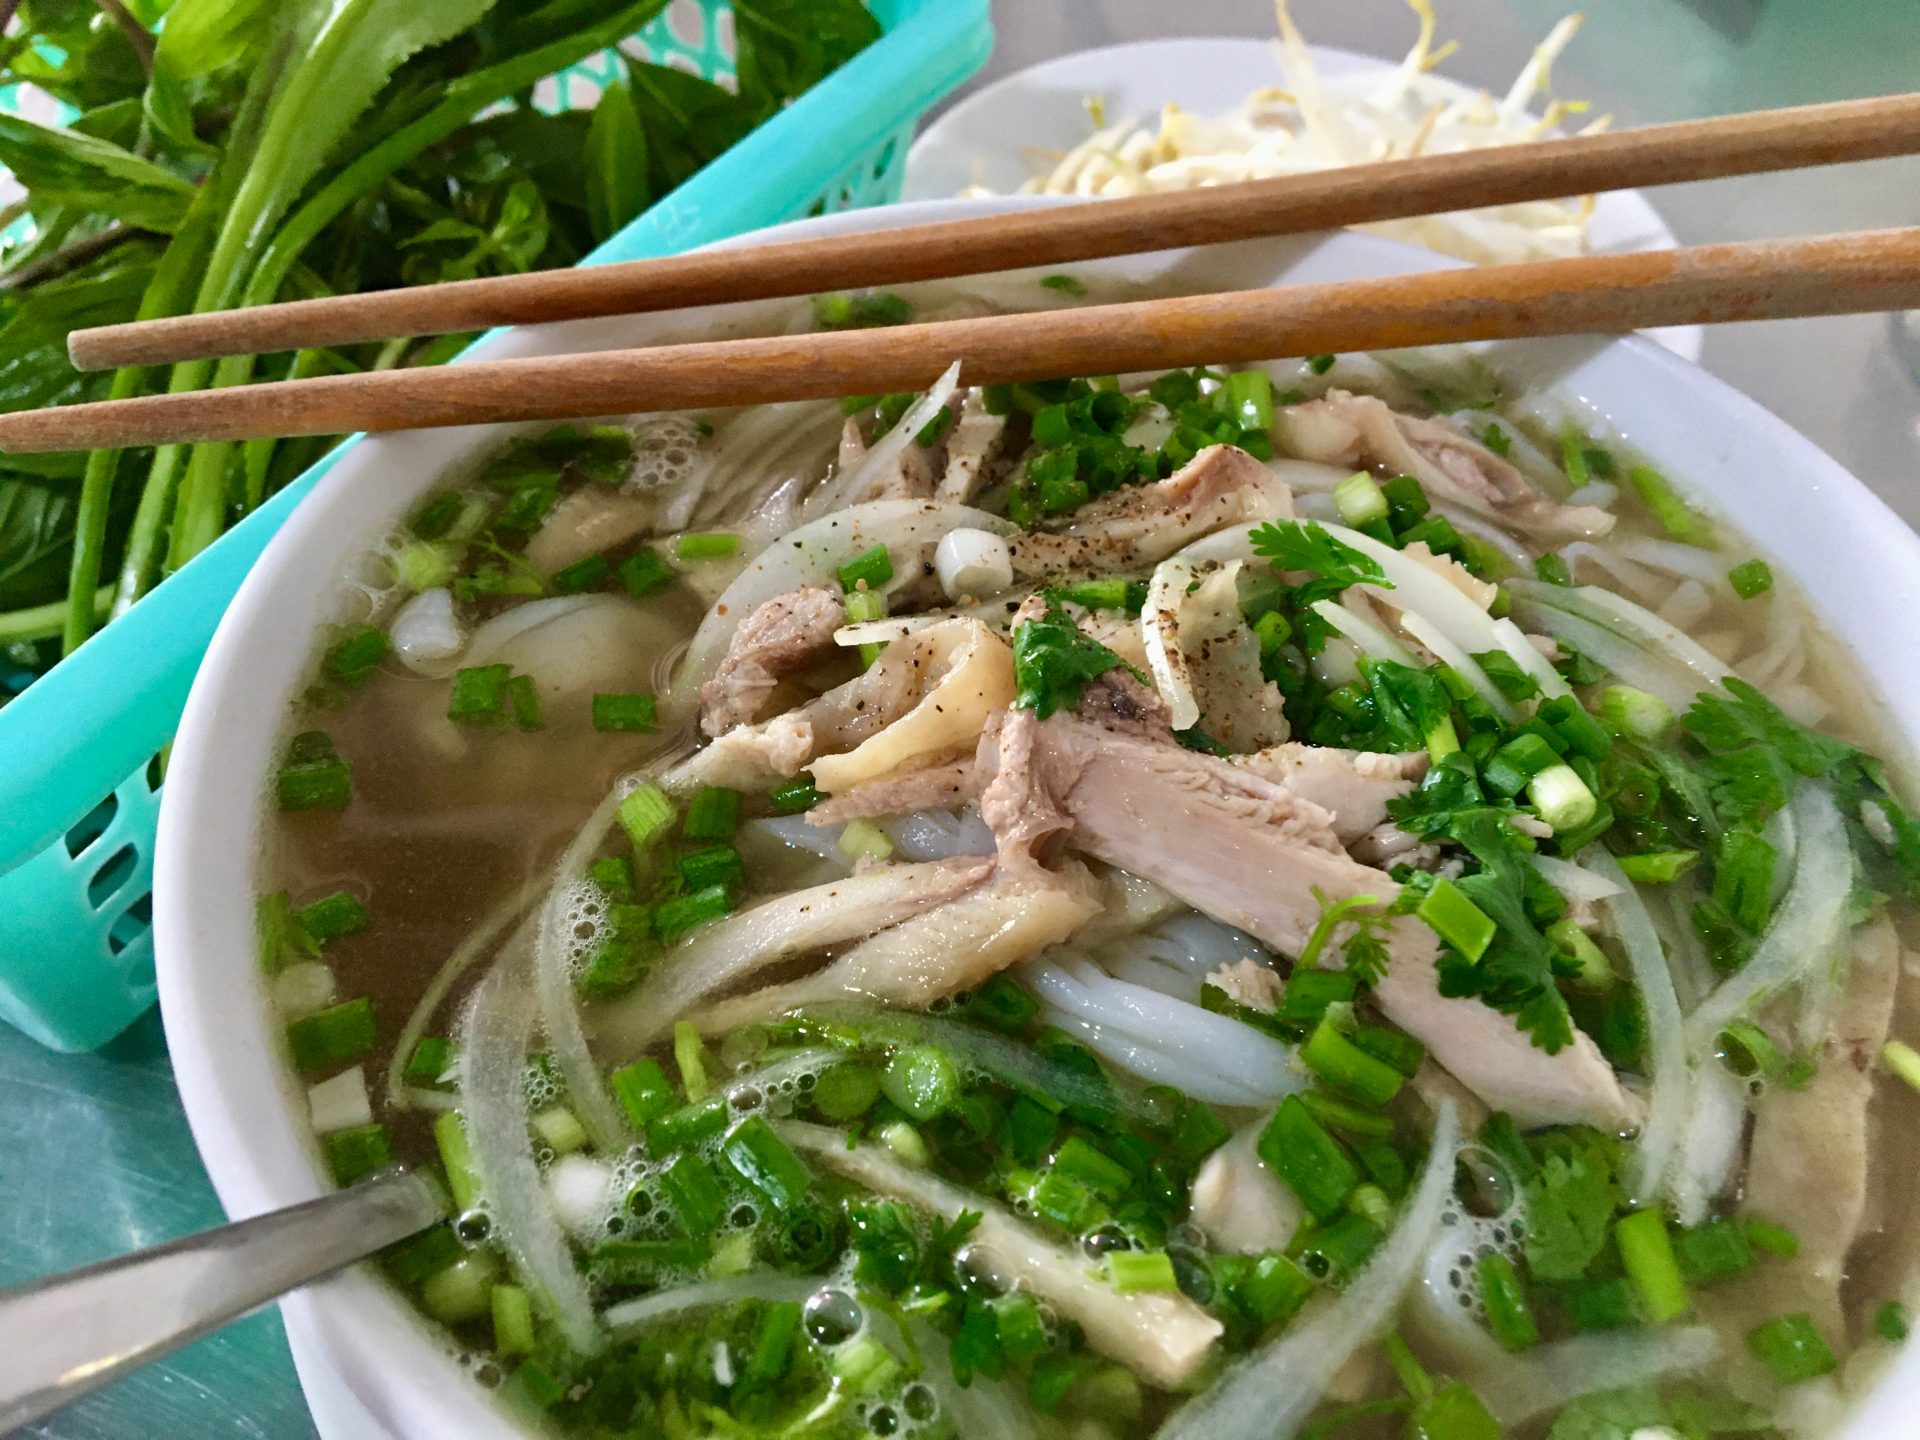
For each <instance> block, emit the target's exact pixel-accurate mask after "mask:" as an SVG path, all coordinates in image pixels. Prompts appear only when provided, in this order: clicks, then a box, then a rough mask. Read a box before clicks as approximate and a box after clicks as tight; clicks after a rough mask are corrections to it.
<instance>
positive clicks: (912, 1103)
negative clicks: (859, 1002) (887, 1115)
mask: <svg viewBox="0 0 1920 1440" xmlns="http://www.w3.org/2000/svg"><path fill="white" fill-rule="evenodd" d="M880 1089H881V1092H882V1093H883V1094H884V1095H885V1096H886V1097H887V1099H889V1100H891V1101H892V1102H893V1103H894V1104H895V1105H897V1106H899V1107H900V1108H901V1109H902V1110H904V1111H905V1112H906V1113H907V1114H909V1115H911V1116H912V1117H913V1118H914V1119H915V1120H931V1119H932V1118H933V1117H934V1116H936V1115H938V1114H939V1113H940V1112H941V1111H943V1110H945V1109H946V1108H947V1107H948V1106H950V1105H952V1104H953V1102H954V1101H955V1100H956V1099H957V1098H958V1097H959V1094H960V1072H959V1071H958V1070H957V1069H955V1068H954V1064H953V1060H952V1059H951V1058H950V1057H949V1056H948V1055H947V1053H946V1051H944V1050H941V1049H938V1048H937V1047H935V1046H932V1045H909V1046H905V1047H904V1048H902V1049H900V1050H897V1051H895V1052H894V1056H893V1058H892V1059H891V1060H889V1061H888V1062H887V1068H886V1071H885V1073H884V1074H882V1075H881V1077H880Z"/></svg>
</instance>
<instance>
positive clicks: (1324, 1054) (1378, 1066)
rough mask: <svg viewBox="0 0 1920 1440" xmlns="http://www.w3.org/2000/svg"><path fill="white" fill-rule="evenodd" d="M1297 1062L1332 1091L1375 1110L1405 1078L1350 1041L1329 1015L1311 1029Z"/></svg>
mask: <svg viewBox="0 0 1920 1440" xmlns="http://www.w3.org/2000/svg"><path fill="white" fill-rule="evenodd" d="M1300 1062H1301V1063H1302V1064H1303V1065H1305V1066H1306V1067H1307V1069H1309V1070H1311V1071H1312V1072H1313V1073H1314V1074H1315V1075H1317V1076H1318V1077H1319V1078H1320V1079H1321V1080H1323V1081H1325V1082H1326V1083H1327V1084H1328V1085H1330V1086H1332V1087H1333V1088H1334V1089H1335V1090H1339V1091H1342V1092H1343V1093H1345V1094H1347V1095H1351V1096H1352V1097H1353V1098H1354V1099H1356V1100H1359V1101H1361V1102H1362V1103H1363V1104H1367V1105H1372V1106H1375V1107H1378V1106H1381V1105H1385V1104H1386V1103H1387V1102H1388V1101H1389V1100H1391V1099H1393V1097H1394V1096H1395V1095H1398V1094H1399V1093H1400V1087H1401V1086H1402V1085H1403V1084H1405V1083H1406V1076H1404V1075H1402V1074H1401V1073H1400V1072H1399V1071H1398V1070H1396V1069H1394V1068H1393V1067H1392V1066H1391V1065H1389V1064H1387V1063H1386V1062H1385V1061H1383V1060H1376V1059H1375V1058H1374V1057H1373V1056H1371V1055H1369V1054H1368V1053H1367V1052H1366V1051H1364V1050H1362V1049H1361V1048H1360V1047H1359V1046H1358V1045H1355V1044H1354V1043H1353V1041H1351V1040H1349V1039H1348V1038H1347V1037H1346V1035H1345V1034H1343V1033H1342V1032H1341V1029H1340V1027H1339V1026H1338V1025H1336V1024H1335V1023H1334V1017H1333V1016H1331V1015H1329V1016H1327V1017H1326V1018H1325V1019H1323V1020H1321V1022H1320V1023H1319V1024H1318V1025H1317V1026H1315V1027H1314V1031H1313V1035H1312V1036H1311V1037H1310V1038H1309V1039H1308V1041H1307V1043H1306V1044H1305V1045H1304V1046H1302V1047H1301V1050H1300Z"/></svg>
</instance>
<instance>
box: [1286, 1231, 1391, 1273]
mask: <svg viewBox="0 0 1920 1440" xmlns="http://www.w3.org/2000/svg"><path fill="white" fill-rule="evenodd" d="M1385 1238H1386V1232H1385V1231H1384V1230H1382V1229H1381V1228H1380V1227H1379V1226H1378V1225H1376V1224H1374V1223H1373V1221H1371V1220H1369V1219H1368V1218H1367V1217H1366V1216H1364V1215H1360V1214H1343V1215H1341V1216H1339V1217H1337V1218H1336V1219H1335V1220H1334V1221H1333V1222H1332V1223H1331V1224H1329V1225H1323V1226H1320V1227H1318V1228H1317V1229H1312V1230H1307V1229H1306V1227H1302V1231H1301V1232H1296V1234H1295V1237H1294V1241H1293V1243H1292V1244H1290V1245H1289V1246H1288V1247H1287V1248H1288V1250H1289V1251H1292V1252H1294V1253H1296V1255H1297V1257H1298V1259H1299V1261H1300V1264H1301V1265H1302V1266H1303V1267H1304V1268H1305V1269H1306V1271H1307V1273H1308V1274H1309V1275H1315V1276H1318V1277H1319V1278H1320V1279H1322V1280H1325V1281H1326V1282H1327V1283H1328V1284H1330V1285H1333V1286H1335V1287H1336V1288H1338V1287H1341V1286H1344V1285H1345V1284H1346V1283H1347V1282H1348V1281H1349V1280H1351V1279H1352V1278H1353V1277H1354V1276H1355V1275H1357V1274H1359V1273H1360V1270H1361V1269H1362V1267H1364V1266H1365V1265H1366V1263H1367V1260H1368V1259H1369V1258H1370V1257H1371V1256H1372V1254H1373V1252H1374V1251H1375V1250H1378V1249H1379V1248H1380V1242H1381V1241H1382V1240H1384V1239H1385Z"/></svg>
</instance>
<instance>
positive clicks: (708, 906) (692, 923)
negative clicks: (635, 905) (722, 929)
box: [653, 885, 734, 940]
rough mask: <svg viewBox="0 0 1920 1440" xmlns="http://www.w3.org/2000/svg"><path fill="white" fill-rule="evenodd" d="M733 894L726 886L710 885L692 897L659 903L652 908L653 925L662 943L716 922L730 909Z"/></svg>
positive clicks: (684, 896)
mask: <svg viewBox="0 0 1920 1440" xmlns="http://www.w3.org/2000/svg"><path fill="white" fill-rule="evenodd" d="M733 903H734V902H733V892H732V891H730V890H729V889H728V888H727V887H726V886H725V885H709V886H708V887H707V888H706V889H704V890H696V891H694V892H693V894H691V895H681V896H677V897H676V898H674V899H672V900H662V901H661V902H660V903H659V905H657V906H656V907H655V908H654V912H653V926H654V929H655V930H656V931H657V932H658V933H659V936H660V938H661V939H662V940H678V939H679V938H680V937H681V936H682V935H685V934H686V933H687V932H688V931H689V930H695V929H698V928H699V927H700V926H702V925H705V924H706V923H707V922H708V921H710V920H718V919H719V918H720V917H721V916H722V915H725V914H726V913H727V912H728V911H729V910H731V909H733Z"/></svg>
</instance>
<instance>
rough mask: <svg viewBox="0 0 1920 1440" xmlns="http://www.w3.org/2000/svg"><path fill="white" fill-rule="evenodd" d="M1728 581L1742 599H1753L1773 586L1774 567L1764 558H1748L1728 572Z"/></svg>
mask: <svg viewBox="0 0 1920 1440" xmlns="http://www.w3.org/2000/svg"><path fill="white" fill-rule="evenodd" d="M1727 583H1728V584H1729V585H1731V586H1732V587H1733V593H1734V594H1736V595H1738V596H1739V597H1740V598H1741V599H1742V600H1751V599H1753V598H1754V596H1756V595H1764V594H1766V593H1767V591H1769V590H1771V589H1772V588H1773V567H1772V566H1771V565H1769V564H1767V562H1766V561H1764V560H1748V561H1746V562H1744V563H1742V564H1739V565H1736V566H1734V567H1733V568H1732V569H1731V570H1729V571H1728V572H1727Z"/></svg>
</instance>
